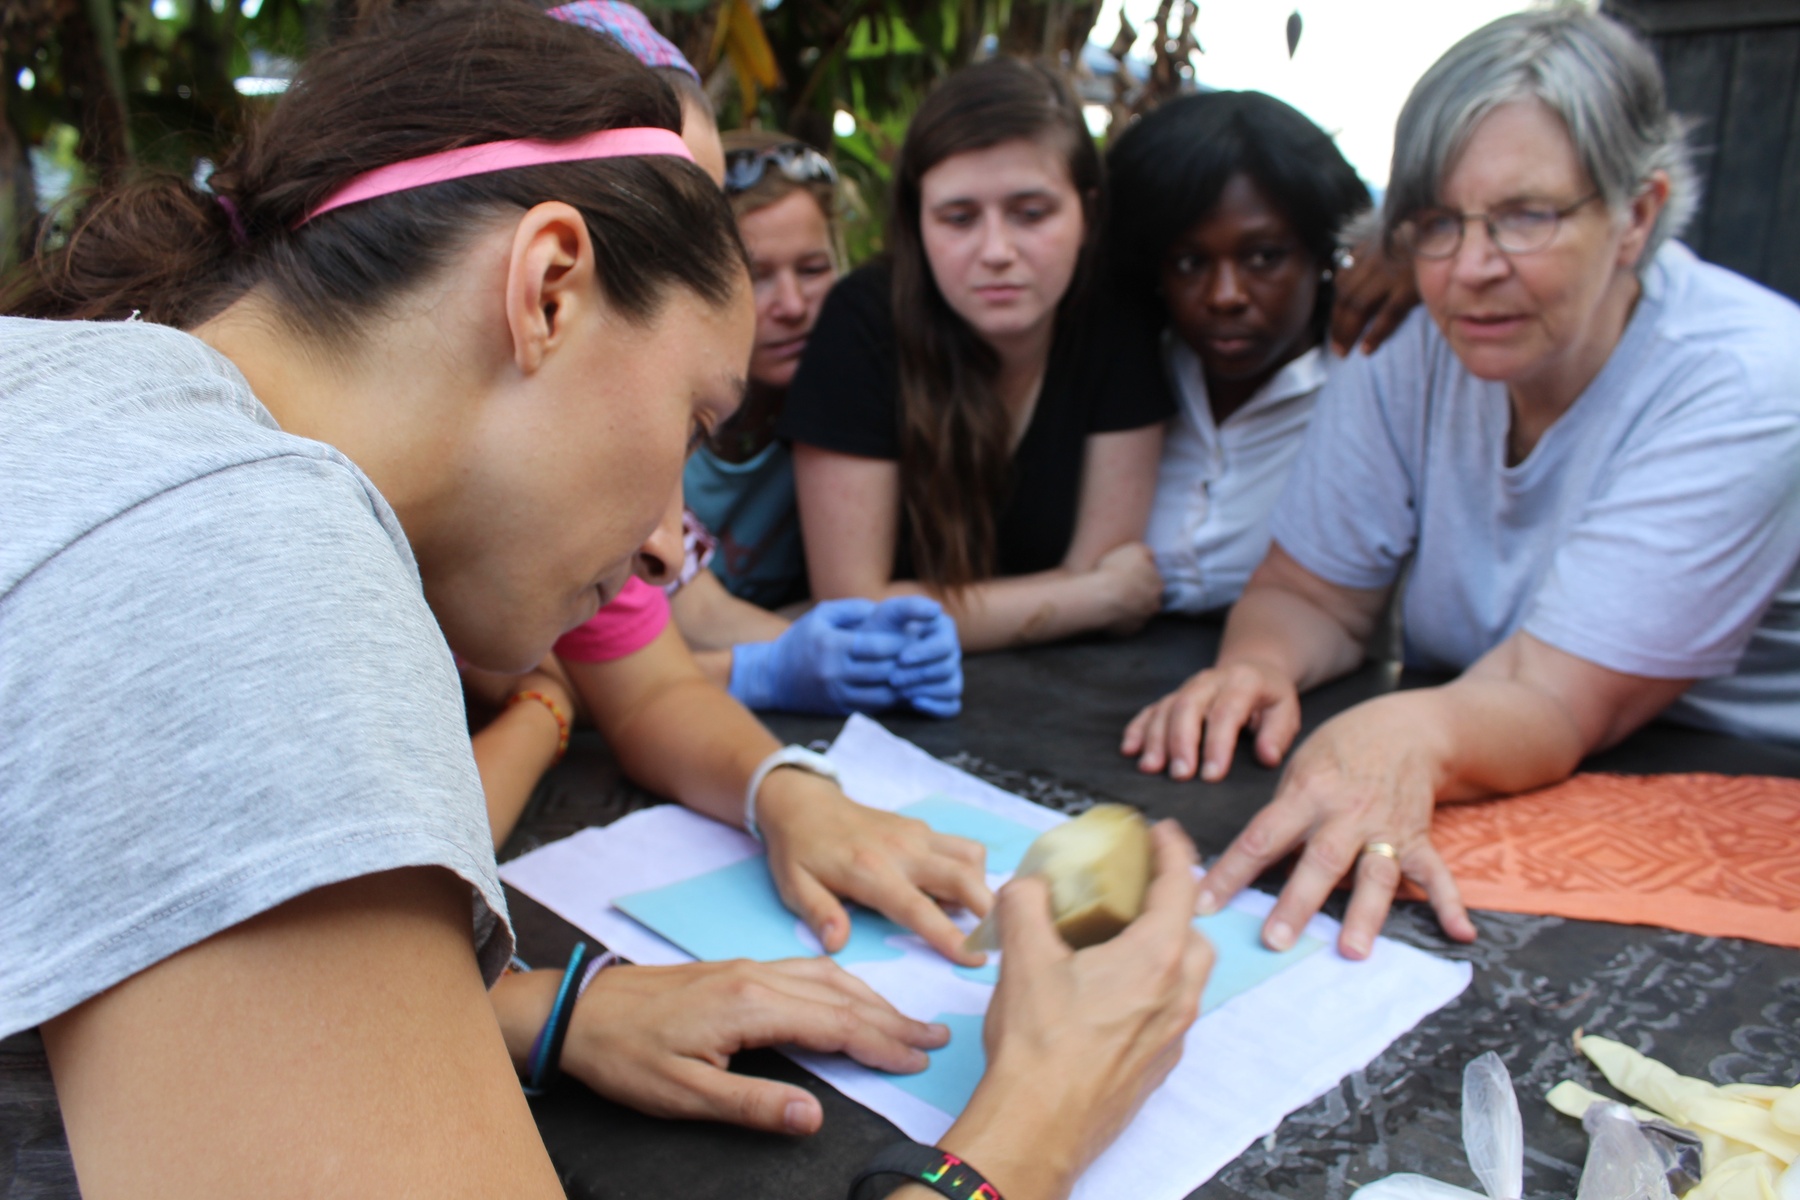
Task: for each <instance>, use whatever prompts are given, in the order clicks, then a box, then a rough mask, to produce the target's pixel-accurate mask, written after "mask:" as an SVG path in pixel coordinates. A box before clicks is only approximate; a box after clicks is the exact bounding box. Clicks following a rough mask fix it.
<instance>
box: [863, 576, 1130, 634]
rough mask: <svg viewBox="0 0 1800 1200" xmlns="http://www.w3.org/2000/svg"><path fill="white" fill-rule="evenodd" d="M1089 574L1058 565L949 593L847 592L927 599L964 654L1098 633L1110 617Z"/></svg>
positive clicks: (886, 587) (913, 587)
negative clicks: (947, 620) (945, 617)
mask: <svg viewBox="0 0 1800 1200" xmlns="http://www.w3.org/2000/svg"><path fill="white" fill-rule="evenodd" d="M1099 591H1100V590H1099V588H1098V587H1096V586H1095V581H1094V579H1093V578H1092V576H1091V575H1087V574H1078V573H1076V572H1074V571H1070V570H1068V569H1066V568H1063V567H1058V568H1056V569H1054V570H1050V571H1039V572H1037V573H1036V574H1032V575H1013V576H1009V577H1007V578H1004V579H989V580H984V581H983V582H981V583H975V584H970V585H969V586H968V587H965V588H960V589H957V590H955V591H951V590H948V589H945V588H937V587H932V586H930V585H928V584H924V583H920V582H918V581H917V580H910V579H907V580H890V581H888V582H887V583H885V584H881V585H879V586H875V587H869V588H866V589H862V590H859V591H856V592H853V593H850V594H853V595H864V596H867V597H868V598H869V599H871V600H886V599H889V598H891V597H894V596H929V597H931V598H932V599H933V600H936V601H937V602H938V603H939V604H942V605H943V606H944V611H945V612H947V613H949V614H950V615H951V616H952V617H953V618H955V620H956V633H957V636H958V638H959V639H960V640H961V642H962V648H963V652H964V653H965V654H980V653H983V652H984V651H988V650H1004V649H1006V648H1007V647H1009V646H1029V645H1034V644H1036V643H1038V642H1053V641H1056V640H1057V639H1058V638H1065V637H1071V636H1073V635H1075V634H1077V633H1085V632H1086V631H1088V630H1090V629H1098V628H1100V627H1102V626H1103V625H1105V624H1106V623H1107V622H1108V621H1109V620H1110V619H1112V616H1111V614H1108V613H1107V612H1106V611H1105V603H1104V598H1103V597H1102V596H1101V595H1100V594H1099Z"/></svg>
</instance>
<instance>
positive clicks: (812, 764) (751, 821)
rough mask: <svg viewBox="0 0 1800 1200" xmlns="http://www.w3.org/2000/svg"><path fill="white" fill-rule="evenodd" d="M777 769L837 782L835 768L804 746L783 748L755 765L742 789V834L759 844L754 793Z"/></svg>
mask: <svg viewBox="0 0 1800 1200" xmlns="http://www.w3.org/2000/svg"><path fill="white" fill-rule="evenodd" d="M777 767H799V768H800V769H801V770H802V771H811V772H812V773H813V774H814V775H822V776H824V777H825V778H826V779H829V780H831V781H832V782H833V783H836V782H837V777H838V772H837V768H836V767H834V766H832V765H831V760H830V759H829V758H826V757H825V756H824V755H823V754H820V753H818V752H817V751H813V750H808V749H807V748H806V747H805V746H783V747H782V748H781V749H779V750H777V751H775V753H773V754H771V755H769V757H767V758H765V759H763V760H762V762H760V763H758V764H757V767H756V770H754V771H752V772H751V773H750V786H749V787H747V788H745V789H744V832H745V833H748V834H749V835H750V836H751V837H753V838H755V839H756V840H757V841H759V842H760V841H762V840H763V835H762V830H761V829H758V828H757V827H756V793H757V792H759V791H761V790H762V785H763V780H765V779H767V778H768V777H769V772H770V771H773V770H775V768H777Z"/></svg>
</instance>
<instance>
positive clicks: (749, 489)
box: [681, 441, 806, 608]
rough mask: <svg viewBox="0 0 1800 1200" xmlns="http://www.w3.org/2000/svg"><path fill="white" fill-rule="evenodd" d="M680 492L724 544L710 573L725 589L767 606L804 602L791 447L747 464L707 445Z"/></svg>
mask: <svg viewBox="0 0 1800 1200" xmlns="http://www.w3.org/2000/svg"><path fill="white" fill-rule="evenodd" d="M681 486H682V491H683V498H684V499H685V500H686V502H687V506H688V507H689V508H690V509H692V510H693V511H694V515H695V516H697V517H699V518H700V520H701V521H702V522H704V523H705V525H706V527H707V528H708V529H710V530H711V531H712V532H713V534H714V536H716V537H717V538H718V539H719V548H718V552H717V553H715V554H714V555H713V559H712V570H713V574H715V575H717V576H718V577H719V580H720V582H722V583H723V584H724V585H725V589H726V590H727V591H729V592H730V593H731V594H732V595H734V596H736V597H738V598H739V599H740V600H748V601H749V602H750V603H752V604H758V605H761V606H762V607H764V608H778V607H780V606H781V605H783V604H787V603H790V602H791V601H794V600H799V599H803V598H804V597H805V596H806V552H805V549H804V547H803V546H802V545H801V542H800V514H799V509H798V507H797V506H796V504H795V501H794V461H793V458H792V456H791V455H790V454H789V452H788V448H787V445H786V444H785V443H783V442H778V441H777V442H771V443H769V444H768V445H767V446H765V447H763V449H762V451H761V452H760V453H758V454H757V455H756V456H755V457H753V458H751V459H749V460H748V461H746V462H741V463H731V462H726V461H725V460H724V459H722V458H720V457H719V456H718V455H716V454H714V453H713V452H712V450H711V449H710V448H709V447H707V446H701V447H700V449H698V450H696V451H695V452H694V454H693V457H691V458H689V459H688V464H687V469H686V471H684V472H683V474H682V478H681Z"/></svg>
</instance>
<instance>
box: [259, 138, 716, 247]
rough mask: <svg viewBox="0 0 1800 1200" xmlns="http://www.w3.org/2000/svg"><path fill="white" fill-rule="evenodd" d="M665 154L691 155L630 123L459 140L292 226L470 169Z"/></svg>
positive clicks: (361, 182) (370, 174)
mask: <svg viewBox="0 0 1800 1200" xmlns="http://www.w3.org/2000/svg"><path fill="white" fill-rule="evenodd" d="M648 154H667V155H672V156H673V157H675V158H685V159H687V160H688V161H689V162H693V161H694V156H693V155H692V154H691V153H689V152H688V148H687V143H685V142H683V141H682V140H681V135H680V134H678V133H675V132H673V131H671V130H667V129H656V128H632V129H602V130H599V131H598V132H595V133H589V134H584V135H583V136H581V137H578V138H576V139H575V140H574V141H570V142H542V141H538V140H537V139H535V138H514V139H512V140H511V141H505V142H483V143H482V144H480V145H479V146H463V147H461V148H460V149H456V150H443V151H440V152H439V153H437V154H427V155H425V156H424V157H423V158H411V159H408V160H406V161H405V162H397V163H390V164H388V165H387V166H385V167H376V168H375V169H374V170H373V171H365V172H364V173H363V174H361V175H358V176H357V177H356V178H355V179H352V180H351V181H350V182H349V183H347V184H345V185H344V186H343V187H341V188H339V189H338V190H337V191H335V192H333V193H332V194H331V195H329V196H327V197H326V198H325V200H324V202H323V203H322V204H320V205H319V206H318V207H317V208H315V209H313V210H312V211H311V212H309V213H307V214H306V215H305V216H304V217H301V218H300V220H299V221H297V222H295V224H294V228H295V229H298V228H300V226H302V225H304V224H306V223H307V222H308V221H310V220H312V219H313V218H314V217H317V216H320V215H322V214H324V213H328V212H330V211H331V210H332V209H334V208H342V207H344V205H346V204H358V203H361V202H362V201H364V200H373V199H375V197H377V196H389V195H392V194H393V193H395V192H407V191H411V190H412V189H413V188H421V187H430V186H431V185H432V184H434V183H447V182H449V181H450V180H452V179H464V178H466V177H468V176H470V175H489V174H492V173H493V172H495V171H510V170H512V169H513V168H515V167H541V166H544V165H546V164H549V163H564V162H581V161H584V160H586V159H593V158H625V157H629V156H634V155H648Z"/></svg>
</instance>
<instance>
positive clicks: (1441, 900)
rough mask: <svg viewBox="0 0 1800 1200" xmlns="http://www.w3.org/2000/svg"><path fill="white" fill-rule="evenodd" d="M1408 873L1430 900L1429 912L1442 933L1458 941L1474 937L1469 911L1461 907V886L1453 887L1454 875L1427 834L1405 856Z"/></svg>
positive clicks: (1468, 940)
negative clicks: (1434, 914)
mask: <svg viewBox="0 0 1800 1200" xmlns="http://www.w3.org/2000/svg"><path fill="white" fill-rule="evenodd" d="M1407 874H1408V875H1411V876H1412V877H1413V878H1414V879H1415V880H1417V881H1418V883H1419V886H1420V887H1423V888H1424V889H1425V898H1426V899H1427V900H1429V901H1431V908H1432V911H1433V912H1435V913H1437V919H1438V924H1440V925H1442V926H1443V927H1444V932H1445V933H1447V934H1449V935H1450V936H1451V937H1453V938H1455V939H1456V940H1457V941H1459V942H1472V941H1474V940H1475V922H1473V921H1471V920H1469V910H1468V909H1466V908H1464V907H1463V902H1462V889H1461V888H1459V887H1457V886H1456V876H1454V875H1452V874H1451V873H1450V868H1449V866H1448V865H1447V864H1446V863H1445V862H1444V859H1443V856H1442V855H1440V854H1439V853H1438V852H1437V847H1436V846H1434V845H1432V844H1431V839H1430V838H1429V837H1427V838H1424V839H1422V840H1421V844H1420V845H1418V846H1417V847H1415V848H1414V849H1413V852H1412V853H1411V854H1410V855H1409V856H1408V863H1407Z"/></svg>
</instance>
